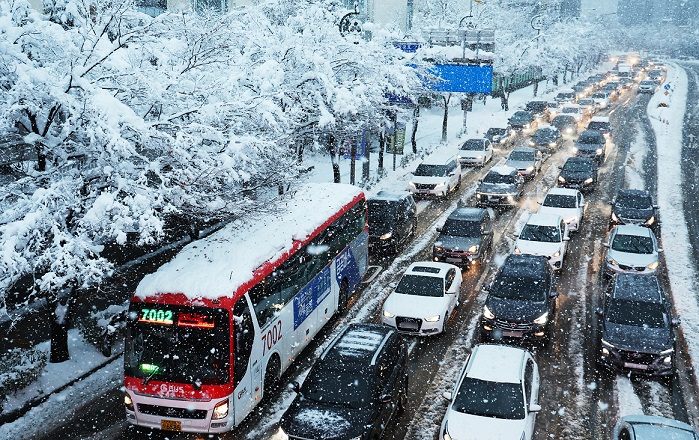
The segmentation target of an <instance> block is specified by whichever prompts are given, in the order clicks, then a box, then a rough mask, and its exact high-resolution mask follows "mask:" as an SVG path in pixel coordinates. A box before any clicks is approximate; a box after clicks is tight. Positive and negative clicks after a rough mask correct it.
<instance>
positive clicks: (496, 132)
mask: <svg viewBox="0 0 699 440" xmlns="http://www.w3.org/2000/svg"><path fill="white" fill-rule="evenodd" d="M504 134H507V129H506V128H489V129H488V131H487V132H486V135H487V136H502V135H504Z"/></svg>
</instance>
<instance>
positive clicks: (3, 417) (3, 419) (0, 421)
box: [0, 350, 124, 425]
mask: <svg viewBox="0 0 699 440" xmlns="http://www.w3.org/2000/svg"><path fill="white" fill-rule="evenodd" d="M123 354H124V352H123V350H122V351H120V352H119V353H117V354H115V355H113V356H112V357H110V358H108V359H106V360H105V361H104V362H101V363H100V364H98V365H97V366H95V367H93V368H92V369H90V370H88V371H86V372H85V373H83V374H81V375H80V376H78V377H76V378H75V379H73V380H71V381H70V382H68V383H66V384H63V385H61V386H60V387H58V388H56V389H55V390H53V391H51V392H50V393H48V394H44V395H43V396H41V397H37V398H34V399H32V400H30V401H28V402H26V403H25V404H24V405H22V407H21V408H18V409H15V410H13V411H10V412H8V413H6V414H0V425H4V424H7V423H12V422H14V421H16V420H17V419H19V418H21V417H23V416H24V415H26V414H27V413H28V412H29V411H30V410H31V409H33V408H36V407H37V406H39V405H41V404H42V403H44V402H46V401H47V400H48V399H49V398H50V397H51V396H53V395H54V394H58V393H60V392H61V391H63V390H65V389H66V388H69V387H71V386H73V385H75V384H76V383H78V382H80V381H81V380H83V379H85V378H86V377H88V376H90V375H92V374H94V373H95V372H96V371H97V370H100V369H102V368H103V367H105V366H106V365H108V364H110V363H112V362H114V361H115V360H117V359H119V358H121V356H122V355H123Z"/></svg>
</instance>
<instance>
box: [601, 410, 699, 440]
mask: <svg viewBox="0 0 699 440" xmlns="http://www.w3.org/2000/svg"><path fill="white" fill-rule="evenodd" d="M658 439H667V440H670V439H685V440H699V432H698V431H697V430H696V429H694V428H693V427H692V426H691V425H688V424H686V423H684V422H680V421H677V420H673V419H668V418H665V417H659V416H646V415H643V414H639V415H627V416H623V417H621V418H620V419H619V421H618V422H617V423H616V426H615V427H614V432H613V433H612V440H658Z"/></svg>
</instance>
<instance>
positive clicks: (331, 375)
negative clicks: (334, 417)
mask: <svg viewBox="0 0 699 440" xmlns="http://www.w3.org/2000/svg"><path fill="white" fill-rule="evenodd" d="M369 377H370V375H367V374H365V372H362V371H351V370H349V369H345V368H323V369H320V370H317V371H314V372H312V373H311V374H309V375H308V377H307V378H306V380H305V381H304V382H303V388H302V389H301V396H302V397H303V398H304V399H309V400H313V401H315V402H321V403H325V404H329V405H341V406H349V407H351V408H361V407H363V406H367V405H368V404H369V403H371V402H372V401H373V400H374V399H373V392H372V390H373V387H372V382H371V381H370V378H369Z"/></svg>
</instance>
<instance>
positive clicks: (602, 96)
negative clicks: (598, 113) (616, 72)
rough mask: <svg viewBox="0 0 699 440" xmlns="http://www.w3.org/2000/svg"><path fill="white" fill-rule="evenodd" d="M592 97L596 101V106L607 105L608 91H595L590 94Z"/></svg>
mask: <svg viewBox="0 0 699 440" xmlns="http://www.w3.org/2000/svg"><path fill="white" fill-rule="evenodd" d="M592 99H594V101H595V102H596V103H597V106H598V107H599V108H601V109H603V108H607V107H609V93H607V92H596V93H593V94H592Z"/></svg>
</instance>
